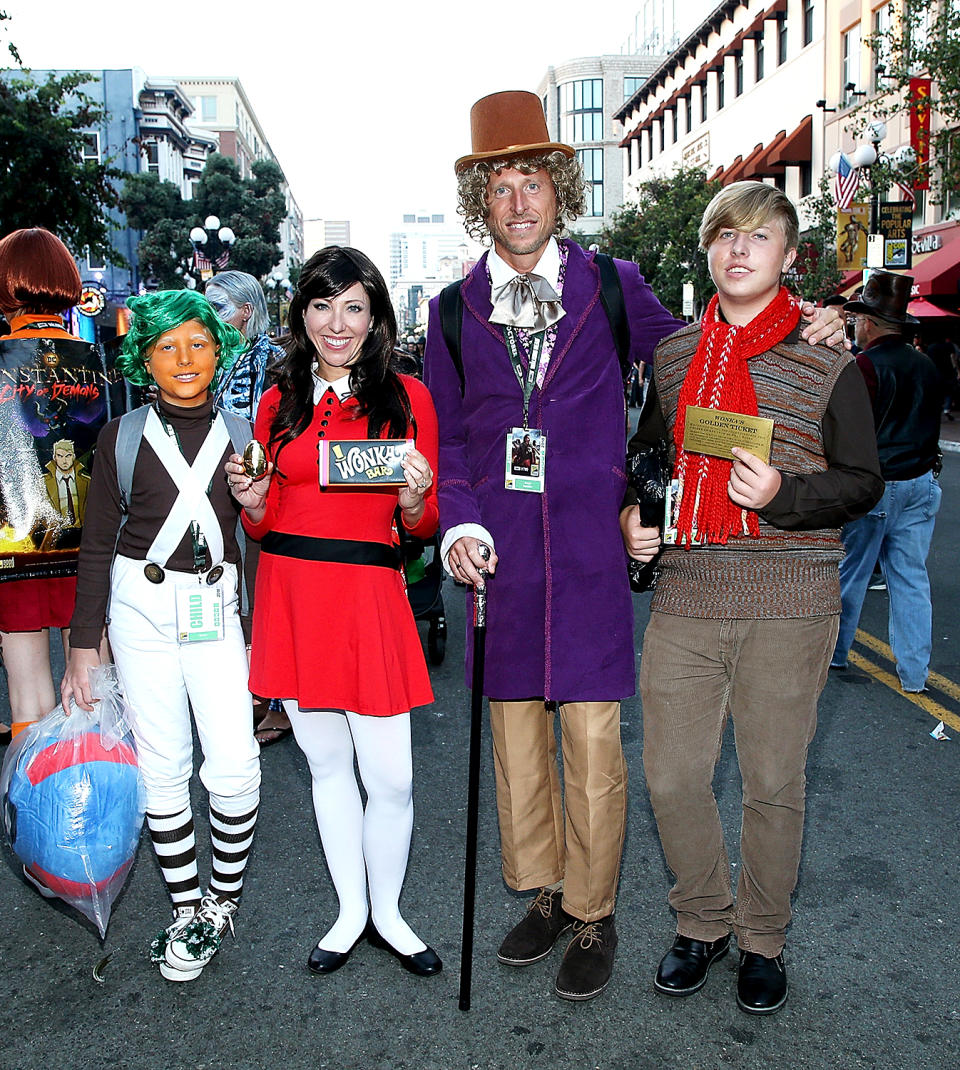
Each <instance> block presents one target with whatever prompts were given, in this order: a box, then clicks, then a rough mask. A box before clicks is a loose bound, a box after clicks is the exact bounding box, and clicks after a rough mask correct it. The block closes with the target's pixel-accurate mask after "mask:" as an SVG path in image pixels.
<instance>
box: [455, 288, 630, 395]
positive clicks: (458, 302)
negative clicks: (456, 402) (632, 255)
mask: <svg viewBox="0 0 960 1070" xmlns="http://www.w3.org/2000/svg"><path fill="white" fill-rule="evenodd" d="M462 285H463V279H458V280H457V281H456V282H451V283H450V285H449V286H445V287H444V288H443V289H442V290H441V291H440V303H439V305H440V330H441V331H442V332H443V340H444V342H446V343H447V349H448V351H449V353H450V359H451V360H452V361H453V366H454V368H456V370H457V378H458V379H459V380H460V396H461V397H463V392H464V389H465V384H464V380H463V354H462V353H461V351H460V335H461V333H462V330H463V298H462V297H461V296H460V287H461V286H462ZM621 299H622V298H621Z"/></svg>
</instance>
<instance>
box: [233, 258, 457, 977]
mask: <svg viewBox="0 0 960 1070" xmlns="http://www.w3.org/2000/svg"><path fill="white" fill-rule="evenodd" d="M290 330H291V333H292V336H293V345H292V348H291V349H290V352H289V355H288V356H287V357H286V359H285V360H284V361H283V362H282V363H281V365H280V369H279V378H278V383H277V386H274V387H271V389H270V390H268V391H267V392H266V393H265V394H264V395H263V399H262V401H261V403H260V407H259V410H258V412H257V419H256V435H257V438H258V439H259V440H260V441H261V442H262V443H265V444H266V447H267V453H268V456H269V461H270V463H269V466H268V470H267V474H266V475H265V476H264V477H262V478H260V479H258V480H253V479H252V478H251V477H250V476H248V475H246V474H245V473H244V469H243V465H242V463H241V461H242V459H241V458H240V457H239V456H238V455H234V456H233V458H232V459H231V461H229V462H228V463H227V465H226V471H227V476H228V479H229V481H230V484H231V487H232V489H233V494H234V496H235V497H236V499H237V501H238V502H240V504H241V505H242V506H243V507H244V513H243V520H244V526H245V527H246V529H247V532H248V534H249V535H250V536H251V537H253V538H255V539H259V540H261V546H260V549H261V554H260V562H259V568H258V573H257V586H256V598H255V600H254V616H253V644H252V652H251V666H250V688H251V690H252V691H253V692H254V693H255V694H258V695H277V696H279V697H281V698H282V700H283V706H284V709H285V710H286V712H287V715H288V716H289V718H290V721H291V724H292V725H293V730H294V735H295V737H296V740H297V743H298V744H299V746H300V748H301V749H302V750H303V752H304V754H305V755H306V757H307V762H308V764H309V766H310V774H311V778H312V782H313V803H314V809H315V811H316V817H317V825H318V827H319V829H320V838H321V840H322V842H323V849H324V854H325V856H326V860H327V865H328V867H329V869H330V876H331V879H332V880H333V884H334V887H335V889H336V892H337V897H338V900H339V904H340V913H339V916H338V918H337V920H336V922H335V923H334V925H333V926H332V927H331V928H330V929H329V931H328V932H327V933H325V935H324V936H323V937H321V939H320V941H319V944H318V945H317V946H316V947H315V948H314V949H313V950H312V951H311V953H310V957H309V959H308V963H307V965H308V968H309V969H311V970H312V971H313V972H315V973H331V972H333V971H334V970H336V969H339V967H340V966H342V965H343V964H344V963H345V962H346V961H347V959H348V957H349V956H350V953H351V951H352V950H353V948H354V946H355V945H356V944H357V942H358V941H359V940H360V938H361V936H363V935H364V934H366V935H367V937H368V939H369V940H370V941H371V942H372V943H374V944H376V945H377V946H381V947H385V948H386V949H387V950H389V951H391V952H393V954H395V955H396V956H397V957H398V958H399V959H400V961H401V962H402V964H403V965H404V966H405V967H406V968H407V969H408V970H410V971H411V972H412V973H416V974H420V975H428V974H433V973H437V972H438V971H439V970H440V969H441V962H440V959H439V958H438V957H437V955H436V953H435V952H434V951H433V950H432V949H431V948H429V947H427V945H426V944H425V943H424V942H423V941H422V940H421V939H420V938H419V937H418V936H417V935H416V934H415V933H414V932H413V930H412V929H411V928H410V927H409V926H408V925H407V923H406V922H405V921H404V920H403V918H402V916H401V914H400V910H399V905H398V904H399V897H400V889H401V886H402V884H403V878H404V874H405V872H406V865H407V856H408V853H409V847H410V836H411V832H412V829H413V793H412V785H413V767H412V759H411V748H410V710H411V709H412V708H413V707H414V706H422V705H424V704H425V703H428V702H431V701H432V700H433V692H432V691H431V688H430V680H429V676H428V674H427V668H426V664H425V662H424V658H423V652H422V650H421V647H420V638H419V635H418V633H417V628H416V624H415V622H414V619H413V614H412V612H411V609H410V604H409V602H408V601H407V598H406V592H405V589H404V583H403V577H402V574H401V572H400V568H399V554H398V552H397V550H396V547H395V539H394V537H393V533H392V531H393V524H394V514H395V512H396V510H397V507H398V506H399V508H400V511H401V512H400V518H401V522H402V523H403V525H404V527H405V528H406V529H407V530H408V531H410V532H411V534H413V535H416V536H418V537H419V538H427V537H429V536H430V535H431V534H433V532H434V531H435V530H436V527H437V519H438V513H437V501H436V490H435V486H434V472H435V470H436V463H437V419H436V414H435V412H434V409H433V403H432V401H431V399H430V395H429V394H428V393H427V390H426V388H425V387H424V386H423V385H422V384H421V383H420V382H418V381H417V380H416V379H412V378H409V377H408V376H405V375H397V374H395V373H394V372H392V371H391V370H390V369H389V367H388V361H389V358H390V354H391V352H392V351H393V347H394V345H395V343H396V321H395V319H394V314H393V309H392V307H391V304H390V298H389V294H388V292H387V288H386V285H385V284H384V281H383V278H382V276H381V275H380V273H379V272H378V271H377V269H376V268H375V267H374V265H373V263H372V262H371V261H370V260H369V259H368V258H367V257H366V256H364V254H363V253H361V252H358V251H357V250H356V249H349V248H341V247H329V248H326V249H322V250H321V251H320V252H318V253H317V254H315V255H314V256H313V257H311V258H310V260H308V261H307V263H306V264H305V265H304V267H303V272H302V274H301V276H300V281H299V283H298V285H297V292H296V294H295V295H294V298H293V301H292V302H291V305H290ZM358 439H363V440H366V439H410V440H413V441H414V442H415V446H411V448H410V449H409V450H408V451H407V453H406V455H405V457H404V458H403V462H402V464H403V474H404V480H405V482H404V483H403V485H402V486H400V487H399V491H398V487H397V486H396V485H393V486H388V485H383V484H381V485H376V484H373V485H369V486H363V487H359V486H344V485H340V486H326V487H323V486H321V485H320V476H319V467H318V459H319V453H320V449H321V446H322V444H323V443H324V442H335V441H337V440H340V441H343V440H358ZM354 755H356V759H357V764H358V766H359V770H360V776H361V778H362V780H363V786H364V789H365V791H366V794H367V805H366V808H365V809H364V807H363V804H362V801H361V796H360V791H359V787H358V784H357V779H356V776H355V774H354V765H353V763H354ZM368 887H369V914H368V905H367V889H368Z"/></svg>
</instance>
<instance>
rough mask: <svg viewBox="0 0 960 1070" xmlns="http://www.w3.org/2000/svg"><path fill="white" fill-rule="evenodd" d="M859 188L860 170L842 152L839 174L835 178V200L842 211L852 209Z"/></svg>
mask: <svg viewBox="0 0 960 1070" xmlns="http://www.w3.org/2000/svg"><path fill="white" fill-rule="evenodd" d="M859 187H860V169H859V168H858V167H853V166H852V165H851V163H850V161H849V159H847V156H846V154H845V153H843V152H841V153H840V158H839V160H838V162H837V173H836V174H835V175H834V176H833V199H834V200H835V201H836V202H837V207H838V208H839V209H840V210H841V211H843V212H845V211H846V210H847V209H848V208H849V207H850V205H851V204H852V203H853V198H854V195H855V194H856V192H857V190H858V188H859Z"/></svg>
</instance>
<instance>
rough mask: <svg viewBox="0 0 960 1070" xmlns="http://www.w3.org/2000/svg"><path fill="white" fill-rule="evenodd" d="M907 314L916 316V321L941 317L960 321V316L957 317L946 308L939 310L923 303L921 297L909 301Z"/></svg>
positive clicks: (935, 306)
mask: <svg viewBox="0 0 960 1070" xmlns="http://www.w3.org/2000/svg"><path fill="white" fill-rule="evenodd" d="M907 312H909V313H910V315H911V316H916V317H917V319H918V320H924V319H938V318H940V317H941V316H947V317H949V318H950V319H960V316H958V315H957V314H956V312H950V311H949V310H948V309H946V308H940V307H939V306H938V305H934V304H931V303H930V302H929V301H925V300H924V299H923V298H922V297H918V298H916V299H915V300H913V301H911V302H910V304H909V305H907Z"/></svg>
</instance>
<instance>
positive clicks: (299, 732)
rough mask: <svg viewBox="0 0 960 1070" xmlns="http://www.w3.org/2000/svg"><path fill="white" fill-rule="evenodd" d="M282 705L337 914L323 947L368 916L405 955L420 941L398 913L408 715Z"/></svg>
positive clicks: (407, 822)
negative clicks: (301, 758) (306, 777)
mask: <svg viewBox="0 0 960 1070" xmlns="http://www.w3.org/2000/svg"><path fill="white" fill-rule="evenodd" d="M283 708H284V710H285V711H286V714H287V716H288V717H289V718H290V723H291V724H292V725H293V732H294V736H295V737H296V740H297V743H298V744H299V746H300V749H301V750H302V751H303V753H304V754H305V755H306V758H307V764H308V765H309V766H310V776H311V779H312V781H313V807H314V810H315V812H316V816H317V828H318V829H319V830H320V839H321V842H322V843H323V852H324V855H325V856H326V859H327V867H328V868H329V870H330V877H331V879H332V881H333V886H334V888H335V889H336V892H337V898H338V899H339V901H340V915H339V917H338V918H337V920H336V922H335V923H334V925H333V927H332V928H331V929H330V930H329V932H327V933H326V935H324V936H323V937H322V938H321V940H320V947H322V948H323V949H324V950H326V951H347V950H349V949H350V948H351V947H352V946H353V945H354V943H356V941H357V939H358V937H359V936H360V935H361V933H362V932H363V930H364V927H365V925H366V922H367V886H368V884H369V888H370V915H371V918H372V920H373V924H374V925H375V926H376V928H377V931H378V932H379V933H380V935H381V936H382V937H383V938H384V939H385V940H387V942H388V943H390V944H392V945H393V947H395V948H396V950H397V951H399V952H400V953H401V954H403V955H413V954H416V953H417V952H418V951H423V949H424V948H425V946H426V945H425V944H424V942H423V941H422V940H421V939H420V938H419V937H418V936H417V935H416V933H414V932H413V930H412V929H411V928H410V926H409V925H407V923H406V922H405V921H404V920H403V918H402V917H401V916H400V907H399V900H400V889H401V888H402V886H403V878H404V874H405V873H406V869H407V856H408V855H409V852H410V837H411V834H412V832H413V760H412V756H411V751H410V714H409V713H402V714H398V715H396V716H394V717H363V716H360V715H359V714H356V713H351V712H349V711H347V712H346V713H344V712H343V711H341V710H309V711H304V710H301V709H300V707H299V706H298V705H297V703H296V701H295V700H294V699H284V701H283ZM354 752H356V758H357V765H358V767H359V769H360V777H361V779H362V780H363V787H364V790H365V791H366V793H367V806H366V810H364V807H363V803H362V801H361V798H360V789H359V786H358V784H357V778H356V776H355V774H354V770H353V758H354Z"/></svg>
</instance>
